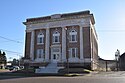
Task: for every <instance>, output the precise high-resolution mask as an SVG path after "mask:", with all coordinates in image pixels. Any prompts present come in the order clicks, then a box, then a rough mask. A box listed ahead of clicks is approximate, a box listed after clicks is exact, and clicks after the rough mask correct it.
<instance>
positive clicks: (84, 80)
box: [0, 72, 125, 83]
mask: <svg viewBox="0 0 125 83" xmlns="http://www.w3.org/2000/svg"><path fill="white" fill-rule="evenodd" d="M0 78H3V79H0V83H125V72H107V73H105V72H104V73H99V74H92V75H89V74H88V75H87V76H76V77H57V76H48V77H21V76H18V77H16V76H10V77H9V76H5V77H4V76H0Z"/></svg>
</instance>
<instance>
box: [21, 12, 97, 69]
mask: <svg viewBox="0 0 125 83" xmlns="http://www.w3.org/2000/svg"><path fill="white" fill-rule="evenodd" d="M23 24H24V25H26V38H25V64H27V65H28V66H30V67H35V68H46V67H47V66H49V65H51V64H52V63H56V64H57V66H56V67H62V66H63V67H64V68H65V67H66V66H67V63H68V64H69V67H83V68H88V69H92V70H95V69H97V68H98V38H97V33H96V30H95V27H94V24H95V19H94V16H93V14H91V13H90V11H88V10H87V11H80V12H74V13H66V14H54V15H51V16H45V17H37V18H28V19H26V22H23ZM51 66H52V65H51Z"/></svg>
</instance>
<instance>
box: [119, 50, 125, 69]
mask: <svg viewBox="0 0 125 83" xmlns="http://www.w3.org/2000/svg"><path fill="white" fill-rule="evenodd" d="M118 64H119V65H118V66H119V70H121V71H125V52H124V53H123V54H122V55H120V57H119V61H118Z"/></svg>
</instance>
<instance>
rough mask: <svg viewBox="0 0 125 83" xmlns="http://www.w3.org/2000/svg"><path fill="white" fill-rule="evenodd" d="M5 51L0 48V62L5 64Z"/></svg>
mask: <svg viewBox="0 0 125 83" xmlns="http://www.w3.org/2000/svg"><path fill="white" fill-rule="evenodd" d="M5 55H6V53H5V52H3V53H2V52H1V50H0V64H6V62H7V58H6V56H5Z"/></svg>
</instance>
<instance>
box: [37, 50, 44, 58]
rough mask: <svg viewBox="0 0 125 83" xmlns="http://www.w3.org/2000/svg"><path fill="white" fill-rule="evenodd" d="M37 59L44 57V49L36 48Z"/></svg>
mask: <svg viewBox="0 0 125 83" xmlns="http://www.w3.org/2000/svg"><path fill="white" fill-rule="evenodd" d="M36 55H37V59H44V55H45V54H44V49H37V54H36Z"/></svg>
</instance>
